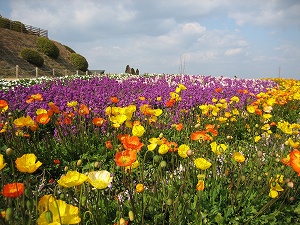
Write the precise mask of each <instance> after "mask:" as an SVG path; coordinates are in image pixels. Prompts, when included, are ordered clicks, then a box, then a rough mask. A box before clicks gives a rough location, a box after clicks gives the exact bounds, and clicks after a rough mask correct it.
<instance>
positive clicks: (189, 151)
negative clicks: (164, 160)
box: [186, 149, 194, 156]
mask: <svg viewBox="0 0 300 225" xmlns="http://www.w3.org/2000/svg"><path fill="white" fill-rule="evenodd" d="M186 154H187V155H188V156H192V155H193V154H194V152H193V151H192V150H191V149H189V150H187V151H186Z"/></svg>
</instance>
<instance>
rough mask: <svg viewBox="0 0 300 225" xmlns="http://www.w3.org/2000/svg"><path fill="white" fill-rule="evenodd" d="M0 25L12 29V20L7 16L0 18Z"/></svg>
mask: <svg viewBox="0 0 300 225" xmlns="http://www.w3.org/2000/svg"><path fill="white" fill-rule="evenodd" d="M0 27H2V28H6V29H10V20H9V19H7V18H0Z"/></svg>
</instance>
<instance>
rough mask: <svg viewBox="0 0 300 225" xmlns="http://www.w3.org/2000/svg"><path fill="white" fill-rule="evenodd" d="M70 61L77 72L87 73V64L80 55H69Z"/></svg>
mask: <svg viewBox="0 0 300 225" xmlns="http://www.w3.org/2000/svg"><path fill="white" fill-rule="evenodd" d="M70 60H71V63H72V64H73V65H74V66H75V67H76V68H77V69H78V70H81V71H87V68H88V67H89V64H88V62H87V61H86V59H85V58H84V57H83V56H82V55H79V54H77V53H71V56H70Z"/></svg>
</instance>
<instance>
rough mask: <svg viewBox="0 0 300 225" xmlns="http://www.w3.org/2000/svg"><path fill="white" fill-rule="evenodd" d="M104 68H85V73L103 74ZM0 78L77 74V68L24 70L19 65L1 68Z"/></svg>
mask: <svg viewBox="0 0 300 225" xmlns="http://www.w3.org/2000/svg"><path fill="white" fill-rule="evenodd" d="M104 71H105V70H87V71H86V72H85V75H88V74H93V75H96V74H104ZM1 73H2V74H0V79H2V78H15V79H22V78H35V77H36V78H37V77H41V76H46V77H60V76H69V75H79V71H78V70H67V69H59V68H53V69H50V70H46V71H45V70H42V69H40V68H38V67H35V68H33V69H32V70H24V69H22V68H21V67H19V65H16V66H15V67H12V68H10V69H1Z"/></svg>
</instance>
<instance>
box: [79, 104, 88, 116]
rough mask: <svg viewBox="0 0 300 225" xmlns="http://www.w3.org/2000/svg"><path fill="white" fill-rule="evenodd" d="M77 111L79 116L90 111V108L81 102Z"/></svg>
mask: <svg viewBox="0 0 300 225" xmlns="http://www.w3.org/2000/svg"><path fill="white" fill-rule="evenodd" d="M78 113H79V115H81V116H85V115H87V114H89V113H90V110H89V108H88V107H87V106H86V105H84V104H81V105H80V107H79V110H78Z"/></svg>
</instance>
